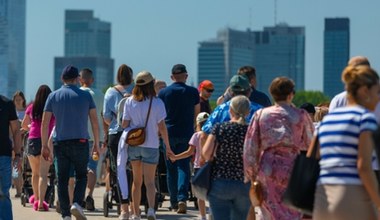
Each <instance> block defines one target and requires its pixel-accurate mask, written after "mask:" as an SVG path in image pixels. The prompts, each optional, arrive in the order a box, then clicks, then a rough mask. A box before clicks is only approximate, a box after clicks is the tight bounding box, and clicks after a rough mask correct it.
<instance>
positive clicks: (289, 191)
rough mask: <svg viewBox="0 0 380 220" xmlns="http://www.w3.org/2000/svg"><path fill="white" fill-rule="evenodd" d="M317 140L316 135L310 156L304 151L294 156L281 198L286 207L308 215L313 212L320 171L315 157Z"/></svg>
mask: <svg viewBox="0 0 380 220" xmlns="http://www.w3.org/2000/svg"><path fill="white" fill-rule="evenodd" d="M318 142H319V140H318V136H317V138H316V140H315V142H314V144H313V149H312V154H311V156H310V157H307V156H306V153H305V152H301V153H300V154H299V155H298V156H297V157H296V160H295V162H294V166H293V170H292V174H291V176H290V178H289V182H288V187H287V188H286V191H285V193H284V195H283V198H282V201H283V203H284V204H285V205H287V206H288V207H290V208H293V209H295V210H297V211H299V212H302V213H304V214H308V215H311V214H312V212H313V206H314V193H315V189H316V185H317V180H318V178H319V171H320V166H319V159H317V158H316V156H317V150H318V149H319V147H318Z"/></svg>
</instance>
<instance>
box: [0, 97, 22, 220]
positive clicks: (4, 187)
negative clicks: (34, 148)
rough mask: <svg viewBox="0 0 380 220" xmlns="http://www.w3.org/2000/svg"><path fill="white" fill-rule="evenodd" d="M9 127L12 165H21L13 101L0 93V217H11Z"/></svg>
mask: <svg viewBox="0 0 380 220" xmlns="http://www.w3.org/2000/svg"><path fill="white" fill-rule="evenodd" d="M9 128H10V129H11V131H12V138H13V144H14V148H13V150H14V152H15V158H14V160H13V165H14V166H17V169H18V170H20V167H21V160H20V157H21V135H20V123H19V121H18V118H17V114H16V107H15V105H14V104H13V102H12V101H11V100H9V99H7V98H6V97H4V96H2V95H0V143H1V145H0V219H4V220H5V219H13V214H12V203H11V199H10V196H9V189H10V188H11V184H12V180H11V178H12V174H11V173H12V142H11V140H9Z"/></svg>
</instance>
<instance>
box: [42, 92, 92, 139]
mask: <svg viewBox="0 0 380 220" xmlns="http://www.w3.org/2000/svg"><path fill="white" fill-rule="evenodd" d="M93 108H96V107H95V103H94V100H93V99H92V96H91V94H90V93H89V92H86V91H83V90H81V89H79V88H78V87H77V86H75V85H63V86H62V87H61V88H60V89H58V90H56V91H54V92H52V93H50V95H49V97H48V98H47V100H46V104H45V109H44V111H46V112H52V113H53V114H54V116H55V129H56V132H57V137H56V140H57V141H63V140H71V139H82V138H83V139H88V138H90V136H89V134H88V126H87V121H88V115H89V111H90V109H93Z"/></svg>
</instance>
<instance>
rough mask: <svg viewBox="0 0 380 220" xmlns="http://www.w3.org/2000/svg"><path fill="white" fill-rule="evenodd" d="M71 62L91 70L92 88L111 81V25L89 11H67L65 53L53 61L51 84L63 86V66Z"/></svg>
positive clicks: (100, 86)
mask: <svg viewBox="0 0 380 220" xmlns="http://www.w3.org/2000/svg"><path fill="white" fill-rule="evenodd" d="M68 64H72V65H74V66H76V67H78V68H79V69H82V68H90V69H91V70H92V71H93V74H94V77H95V82H94V84H93V87H94V88H98V89H104V88H106V87H108V86H110V85H111V84H112V83H113V79H114V77H113V76H114V74H113V70H114V60H113V59H112V58H111V24H110V23H109V22H104V21H101V20H99V19H98V18H95V17H94V16H93V11H92V10H66V12H65V56H64V57H56V58H55V60H54V72H55V77H54V87H55V89H57V88H59V87H60V86H61V85H62V82H61V78H60V77H61V72H62V69H63V68H64V67H65V66H66V65H68Z"/></svg>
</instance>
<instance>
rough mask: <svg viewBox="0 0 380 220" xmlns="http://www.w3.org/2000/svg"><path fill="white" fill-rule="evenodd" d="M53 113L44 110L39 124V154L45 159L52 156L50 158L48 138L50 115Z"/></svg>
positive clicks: (49, 159) (49, 158)
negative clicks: (40, 147) (40, 146)
mask: <svg viewBox="0 0 380 220" xmlns="http://www.w3.org/2000/svg"><path fill="white" fill-rule="evenodd" d="M52 115H53V113H52V112H44V114H43V115H42V124H41V144H42V149H41V154H42V157H43V158H44V159H45V160H48V161H51V160H52V159H53V158H51V153H50V149H49V147H48V138H49V123H50V119H51V116H52Z"/></svg>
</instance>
